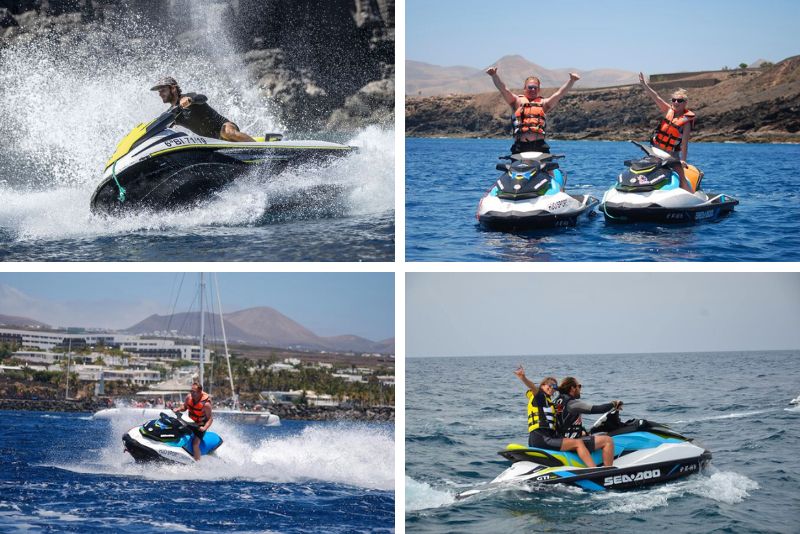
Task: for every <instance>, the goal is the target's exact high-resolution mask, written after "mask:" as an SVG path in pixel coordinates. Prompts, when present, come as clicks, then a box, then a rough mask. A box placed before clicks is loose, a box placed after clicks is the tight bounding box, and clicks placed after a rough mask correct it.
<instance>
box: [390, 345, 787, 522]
mask: <svg viewBox="0 0 800 534" xmlns="http://www.w3.org/2000/svg"><path fill="white" fill-rule="evenodd" d="M519 364H522V365H523V366H524V367H525V370H526V374H527V375H528V377H529V378H531V380H533V381H534V382H536V383H538V382H539V380H540V379H541V378H543V377H544V376H547V375H554V376H556V377H558V378H559V379H561V378H563V377H565V376H575V377H577V378H578V379H579V380H580V382H581V383H582V384H583V398H584V399H585V400H587V401H589V402H607V401H609V400H611V399H621V400H623V401H624V402H625V406H624V409H623V412H622V416H623V419H627V418H630V417H638V418H645V419H650V420H653V421H658V422H661V423H666V424H669V425H670V426H671V427H672V428H674V429H675V430H677V431H678V432H681V433H682V434H684V435H687V436H688V437H692V438H695V439H697V440H698V442H700V443H702V444H703V445H704V446H705V447H707V448H708V449H709V450H711V451H712V454H713V459H712V460H711V465H710V468H709V469H708V470H706V471H704V472H702V473H700V474H697V475H692V476H690V477H688V478H684V479H680V480H678V481H674V482H670V483H667V484H663V485H660V486H651V487H649V488H643V489H639V490H632V491H620V492H598V493H594V492H584V491H582V490H580V489H577V488H568V487H560V486H536V485H519V486H506V487H504V488H501V489H497V490H490V491H485V492H483V493H481V494H479V495H478V496H476V497H472V498H468V499H464V500H459V501H456V500H455V495H456V494H457V493H460V492H462V491H465V490H467V489H471V488H481V487H483V486H484V485H485V484H486V483H488V482H489V481H490V480H492V479H493V478H494V477H495V476H497V475H498V474H499V473H500V472H502V471H503V470H504V469H505V468H506V467H507V466H508V465H509V463H508V462H507V461H506V460H504V459H503V458H502V457H500V456H499V455H498V454H497V451H500V450H502V449H503V448H504V447H505V446H506V445H507V444H508V443H512V442H513V443H522V444H526V443H527V417H526V402H527V401H526V398H525V395H524V390H525V388H524V386H523V385H522V383H521V382H520V381H519V380H518V379H517V377H516V376H515V375H514V374H513V371H514V369H515V368H516V367H517V365H519ZM798 395H800V351H775V352H727V353H681V354H621V355H598V356H587V355H582V356H554V357H545V356H529V357H485V358H409V359H408V361H407V364H406V436H405V437H406V481H405V486H406V531H407V532H532V531H557V532H619V533H626V532H630V533H640V532H655V531H660V530H665V529H667V530H669V531H670V532H687V533H689V532H692V533H694V532H729V533H750V532H785V533H793V532H797V525H798V521H800V486H798V480H800V465H798V463H797V461H796V460H797V452H796V451H797V445H798V443H800V406H798V405H792V404H790V401H791V400H792V399H795V398H797V397H798ZM593 418H594V416H585V418H584V419H585V420H591V419H593ZM587 426H588V425H587Z"/></svg>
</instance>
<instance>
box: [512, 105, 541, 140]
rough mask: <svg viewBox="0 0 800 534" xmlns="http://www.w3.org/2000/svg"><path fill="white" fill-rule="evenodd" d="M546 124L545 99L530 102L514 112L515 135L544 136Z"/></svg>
mask: <svg viewBox="0 0 800 534" xmlns="http://www.w3.org/2000/svg"><path fill="white" fill-rule="evenodd" d="M546 122H547V121H546V120H545V116H544V99H543V98H542V97H538V98H534V99H533V100H529V101H528V102H525V103H524V104H522V105H521V106H519V107H518V108H517V109H516V111H514V135H515V136H516V137H522V135H523V134H526V133H535V134H540V135H542V136H544V130H545V125H546Z"/></svg>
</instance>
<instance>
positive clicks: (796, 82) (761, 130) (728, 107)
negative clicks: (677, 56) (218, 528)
mask: <svg viewBox="0 0 800 534" xmlns="http://www.w3.org/2000/svg"><path fill="white" fill-rule="evenodd" d="M511 81H512V80H509V82H511ZM651 83H652V85H653V88H654V89H656V91H658V93H659V94H660V95H661V96H662V97H664V98H667V97H668V95H669V94H670V93H671V91H673V90H675V89H677V88H678V87H682V88H686V89H688V91H689V102H690V109H692V110H694V111H695V112H696V113H697V117H698V118H697V122H696V125H695V128H694V129H693V130H692V136H691V141H692V142H704V141H705V142H742V143H800V115H798V113H797V106H798V104H800V56H794V57H791V58H788V59H785V60H783V61H781V62H779V63H776V64H774V65H768V66H764V67H762V68H757V69H738V70H728V71H715V72H702V73H676V74H672V75H670V74H662V75H659V76H658V77H657V80H653V79H652V78H651ZM515 90H516V89H512V92H514V91H515ZM553 91H554V89H543V91H542V92H543V95H544V96H545V97H546V96H549V95H550V94H552V93H553ZM405 117H406V130H405V134H406V136H407V137H447V138H497V139H509V140H510V139H511V111H510V109H509V107H508V104H507V103H506V102H505V101H504V100H503V99H502V97H501V95H500V94H499V93H498V92H497V91H493V92H489V93H475V94H448V95H438V96H413V95H407V96H406V102H405ZM659 118H660V114H659V112H658V110H657V109H656V107H655V106H654V105H653V102H652V101H651V100H650V99H649V98H648V97H647V95H646V94H645V93H644V91H643V90H642V88H641V87H640V86H639V84H634V85H623V86H615V87H605V88H597V89H588V88H585V89H582V88H580V86H578V87H577V88H575V89H574V90H572V91H571V92H569V93H568V94H567V95H566V96H565V97H564V98H563V99H562V100H561V101H560V103H559V104H558V107H557V108H556V109H555V110H553V112H552V113H550V114H548V117H547V130H548V138H549V139H553V140H559V139H560V140H603V141H624V140H628V139H634V140H645V139H647V138H648V137H649V136H650V134H651V133H652V131H653V129H654V128H655V125H656V124H657V123H658V120H659Z"/></svg>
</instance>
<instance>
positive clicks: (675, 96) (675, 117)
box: [639, 72, 700, 193]
mask: <svg viewBox="0 0 800 534" xmlns="http://www.w3.org/2000/svg"><path fill="white" fill-rule="evenodd" d="M639 83H641V84H642V87H644V90H645V92H646V93H647V95H648V96H649V97H650V98H651V99H652V100H653V102H655V104H656V106H657V107H658V110H659V111H660V112H661V113H663V114H664V118H663V119H661V122H660V123H659V124H658V126H657V127H656V130H655V132H653V136H652V137H651V139H650V144H651V145H652V146H654V147H656V148H659V149H661V150H663V151H664V152H667V153H669V154H670V155H671V156H673V157H674V158H676V159H678V160H680V165H676V166H675V171H676V172H677V173H678V176H679V177H680V182H681V188H682V189H685V190H686V191H689V192H690V193H694V191H695V189H696V186H697V183H696V181H697V180H699V174H700V172H699V171H698V170H697V168H695V167H692V166H690V165H689V164H688V163H686V160H687V157H688V153H689V137H690V136H691V134H692V126H694V121H695V119H696V118H697V116H696V115H695V113H694V112H693V111H691V110H690V109H689V108H688V102H689V95H688V93H687V92H686V90H685V89H676V90H675V91H673V93H672V98H671V99H672V104H668V103H667V102H665V101H664V100H663V99H662V98H661V97H660V96H658V93H656V92H655V91H654V90H653V88H652V87H650V86H649V85H648V84H647V82H646V81H645V79H644V74H642V73H641V72H640V73H639ZM689 168H690V169H691V174H692V179H693V180H694V181H695V183H694V184H693V183H691V182H690V181H689V180H687V179H686V171H685V170H684V169H689Z"/></svg>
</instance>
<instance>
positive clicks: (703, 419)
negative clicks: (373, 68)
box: [671, 409, 775, 424]
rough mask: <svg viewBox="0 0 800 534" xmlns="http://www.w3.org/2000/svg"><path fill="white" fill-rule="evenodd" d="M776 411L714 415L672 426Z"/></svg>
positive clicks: (675, 422)
mask: <svg viewBox="0 0 800 534" xmlns="http://www.w3.org/2000/svg"><path fill="white" fill-rule="evenodd" d="M772 411H775V410H774V409H770V410H755V411H751V412H734V413H728V414H724V415H712V416H710V417H699V418H697V419H687V420H685V421H683V420H682V421H673V422H672V423H671V424H682V423H697V422H700V421H715V420H717V419H738V418H741V417H752V416H754V415H761V414H764V413H767V412H772Z"/></svg>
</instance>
